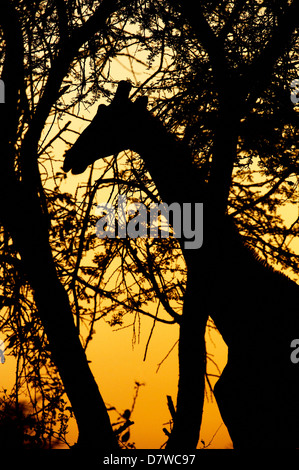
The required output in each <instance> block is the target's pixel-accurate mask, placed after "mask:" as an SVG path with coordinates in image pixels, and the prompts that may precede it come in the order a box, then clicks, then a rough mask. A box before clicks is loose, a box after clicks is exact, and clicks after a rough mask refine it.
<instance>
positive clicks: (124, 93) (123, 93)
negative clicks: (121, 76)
mask: <svg viewBox="0 0 299 470" xmlns="http://www.w3.org/2000/svg"><path fill="white" fill-rule="evenodd" d="M131 88H132V85H131V83H130V82H126V81H125V80H121V81H120V82H119V84H118V87H117V90H116V93H115V95H114V98H113V101H112V102H113V103H121V102H122V101H125V100H127V99H128V98H129V93H130V91H131Z"/></svg>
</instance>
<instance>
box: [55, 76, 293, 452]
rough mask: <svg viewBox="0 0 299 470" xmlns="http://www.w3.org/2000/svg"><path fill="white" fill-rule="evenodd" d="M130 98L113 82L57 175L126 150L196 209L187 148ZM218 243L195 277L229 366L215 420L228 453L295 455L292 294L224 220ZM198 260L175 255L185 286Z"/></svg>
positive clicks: (163, 189) (165, 190)
mask: <svg viewBox="0 0 299 470" xmlns="http://www.w3.org/2000/svg"><path fill="white" fill-rule="evenodd" d="M130 89H131V85H130V84H129V83H128V82H124V81H122V82H120V83H119V86H118V88H117V91H116V94H115V97H114V99H113V101H112V102H111V104H110V105H109V106H105V105H102V104H101V105H99V107H98V111H97V114H96V116H95V117H94V119H93V120H92V122H91V124H90V125H89V126H88V127H87V128H86V129H85V130H84V131H83V133H82V134H81V136H80V137H79V138H78V139H77V141H76V142H75V144H74V145H73V146H72V147H71V148H70V149H69V150H67V152H66V153H65V160H64V165H63V170H64V171H66V172H68V171H72V173H73V174H80V173H83V172H84V171H85V169H86V168H87V167H88V165H90V164H91V163H93V162H94V161H96V160H98V159H100V158H104V157H106V156H109V155H113V154H116V153H118V152H120V151H122V150H126V149H130V150H133V151H135V152H136V153H138V154H139V155H140V157H141V158H142V159H143V160H144V162H145V165H146V167H147V169H148V171H149V173H150V174H151V177H152V179H153V181H154V182H155V185H156V187H157V189H158V191H159V194H160V196H161V198H162V200H163V201H164V202H166V203H172V202H179V203H183V202H198V201H203V200H204V194H205V183H204V177H203V175H202V174H201V173H200V171H198V170H197V168H196V167H195V166H194V165H193V162H192V155H191V152H190V150H189V148H188V146H187V145H185V144H183V142H182V141H180V140H177V139H176V138H175V137H174V136H173V135H172V134H171V133H170V132H168V131H167V130H166V128H165V127H164V125H163V124H162V123H161V122H160V120H159V119H158V118H156V117H154V116H153V115H152V114H151V113H150V112H149V111H148V110H147V98H146V97H140V98H137V99H136V100H135V101H134V102H132V100H131V99H130V98H129V93H130ZM221 233H222V237H221V238H220V239H217V243H216V244H215V234H214V235H212V234H208V237H206V236H204V245H205V246H206V247H207V248H205V250H206V253H207V255H206V256H207V257H208V262H206V263H205V264H204V272H203V273H202V278H205V286H207V288H208V291H207V294H206V297H208V302H207V303H208V305H207V306H206V307H207V308H208V310H209V315H210V316H211V318H212V319H213V321H214V323H215V325H216V327H217V329H218V330H219V332H220V333H221V335H222V337H223V339H224V341H225V343H226V344H227V346H228V361H227V364H226V366H225V368H224V370H223V372H222V374H221V376H220V378H219V380H218V381H217V383H216V385H215V388H214V394H215V397H216V401H217V404H218V407H219V410H220V413H221V416H222V418H223V421H224V423H225V424H226V426H227V428H228V431H229V433H230V436H231V438H232V441H233V444H234V448H244V447H260V448H263V447H274V448H277V447H289V448H295V447H296V446H298V444H299V430H298V428H297V422H298V418H299V403H298V402H299V399H298V398H297V391H298V386H299V374H298V371H297V369H296V365H295V364H292V362H291V361H290V352H291V351H290V343H291V341H292V340H293V339H294V337H296V335H297V332H299V316H298V314H297V299H298V297H299V286H298V285H297V284H296V283H295V282H293V281H292V280H290V279H289V278H288V277H286V276H285V275H283V274H282V273H280V272H278V271H275V270H274V269H272V267H270V266H268V265H266V264H265V263H264V262H263V261H262V260H261V259H260V258H259V257H258V256H257V255H256V253H255V252H253V251H252V250H251V249H250V248H249V247H248V246H246V244H244V242H243V240H242V238H241V236H240V234H239V233H238V231H237V229H236V226H235V224H234V222H233V220H232V218H231V217H229V216H225V218H224V221H223V227H222V232H221ZM209 238H210V239H211V240H212V241H209ZM181 246H182V244H181ZM201 250H202V249H200V250H198V253H193V252H191V253H190V250H189V251H188V250H184V248H183V246H182V252H183V255H184V257H185V260H186V264H187V269H188V278H189V271H190V272H191V273H196V272H197V273H198V271H200V270H201V265H200V264H199V260H202V258H200V257H199V252H200V251H201ZM191 251H193V250H191ZM195 276H196V275H195ZM191 277H192V276H191ZM196 282H201V277H200V275H199V277H197V278H196ZM193 289H195V288H194V283H193ZM196 298H197V300H198V293H197V289H196V292H195V293H193V299H196ZM193 309H194V310H195V311H196V305H195V301H194V305H193ZM195 318H196V317H195V316H194V319H195ZM193 330H194V328H193ZM193 334H194V337H193V338H194V341H196V336H195V335H196V332H195V333H194V331H193ZM298 367H299V366H298Z"/></svg>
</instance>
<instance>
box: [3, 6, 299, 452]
mask: <svg viewBox="0 0 299 470" xmlns="http://www.w3.org/2000/svg"><path fill="white" fill-rule="evenodd" d="M1 8H2V11H1V18H0V71H1V78H2V79H3V80H4V82H5V93H6V95H5V104H0V126H1V127H0V129H1V135H0V145H1V154H2V158H1V162H0V179H1V180H0V196H1V204H0V223H1V227H2V228H1V238H0V243H1V252H0V256H1V271H0V275H1V278H0V282H1V297H0V301H1V318H0V329H1V331H2V333H3V334H4V335H5V337H6V340H7V341H8V343H7V344H8V347H7V352H10V354H12V355H13V356H15V358H16V360H17V371H16V384H15V388H14V393H13V395H12V398H11V400H12V399H13V401H9V402H8V404H5V402H3V407H2V414H1V416H3V420H4V421H3V423H4V424H3V426H4V428H5V426H7V429H8V428H9V427H10V426H11V431H9V432H8V433H7V435H6V438H5V439H6V440H7V441H11V440H12V439H15V438H14V437H13V436H16V439H17V442H20V443H21V442H25V441H26V440H27V441H28V444H29V443H30V445H36V446H45V447H47V446H51V445H52V439H54V441H53V442H56V439H58V440H59V441H60V442H61V441H62V442H64V440H65V432H66V426H67V421H68V418H69V416H70V414H71V413H73V414H74V417H75V419H76V421H77V424H78V429H79V440H78V446H81V447H90V446H91V447H94V448H99V449H107V448H109V449H117V448H119V447H128V446H129V445H127V443H128V442H130V436H129V434H128V433H129V428H130V425H131V421H130V417H131V412H132V410H130V414H129V412H127V413H126V412H124V413H123V414H122V415H121V416H120V418H121V419H120V420H117V422H116V424H117V425H119V427H118V431H117V432H115V426H113V424H115V423H112V424H111V422H110V419H109V417H108V413H107V409H106V406H105V404H104V402H103V400H102V397H101V394H100V391H99V389H98V386H97V384H96V382H95V380H94V377H93V376H92V373H91V371H90V368H89V365H88V361H87V359H86V350H87V348H88V345H89V343H90V341H91V340H92V339H93V336H94V328H95V324H96V323H97V324H99V322H100V321H106V322H108V323H109V324H110V325H111V327H115V326H117V327H131V328H132V335H133V341H137V340H138V331H139V329H140V328H141V327H142V317H143V316H144V315H145V316H147V317H150V318H151V319H152V321H153V329H154V328H156V327H158V324H159V322H163V323H167V324H169V325H172V324H174V323H179V324H180V348H179V350H180V382H179V387H178V399H177V404H176V406H175V410H172V411H173V412H172V415H171V418H172V419H173V426H172V428H171V432H169V431H167V432H168V433H169V435H168V436H167V437H168V438H169V442H168V444H167V445H166V446H167V448H169V449H171V448H172V449H178V448H180V447H182V448H191V449H193V448H195V447H196V445H197V442H198V438H199V430H200V426H201V416H202V408H203V398H204V391H205V386H206V387H209V377H208V376H206V361H207V360H208V359H209V358H207V357H206V350H205V342H204V333H205V329H206V325H207V322H208V321H209V322H210V321H211V320H210V319H209V316H211V317H213V302H212V300H213V298H214V296H215V297H218V298H219V299H220V298H222V297H223V296H225V295H226V292H223V279H224V278H225V279H226V280H227V281H226V282H225V283H224V285H225V287H226V288H227V289H229V288H230V287H229V279H230V276H231V272H230V268H229V266H227V265H228V264H229V263H230V253H228V254H227V255H226V257H224V258H223V257H222V254H223V252H224V251H225V250H226V249H227V246H226V241H227V240H228V238H229V237H230V235H231V233H235V232H231V231H230V229H227V225H226V223H225V220H226V218H227V214H230V216H231V218H233V220H234V224H235V226H236V227H237V230H238V232H239V233H241V234H242V237H243V238H242V240H243V241H244V242H246V243H247V245H248V246H249V247H251V248H252V249H254V250H256V252H257V253H258V255H259V257H260V259H259V261H257V263H260V264H262V262H268V263H273V262H275V263H276V262H277V263H279V268H280V269H285V270H288V272H290V273H291V275H292V276H293V277H294V278H296V279H297V278H298V274H299V270H298V254H297V253H296V252H295V251H294V250H293V247H292V244H293V242H294V240H296V237H298V233H299V232H298V220H299V218H297V216H294V217H293V219H292V222H291V223H288V222H285V221H284V219H283V216H282V215H281V209H283V208H285V207H289V208H292V207H294V206H295V205H297V204H298V148H297V141H296V137H297V125H298V106H296V105H294V103H292V102H291V100H290V83H291V82H292V80H294V79H295V78H297V76H298V29H297V28H298V17H299V14H298V13H299V12H298V2H296V0H293V1H291V0H284V1H281V2H277V1H274V0H259V1H256V2H248V1H238V2H237V1H230V0H220V1H204V2H200V6H198V5H197V4H195V3H194V2H191V0H188V1H186V0H184V1H178V0H176V1H173V2H160V1H157V0H151V1H144V0H138V1H135V2H130V1H128V0H102V1H99V0H88V1H83V0H77V1H76V2H75V1H73V0H42V1H38V2H37V1H27V0H2V4H1ZM119 61H123V64H124V66H125V67H126V68H123V76H122V77H121V78H122V79H126V80H127V79H129V80H130V81H131V84H132V90H131V94H130V98H128V97H127V98H128V99H129V100H130V102H132V103H133V102H135V100H136V98H139V100H140V99H141V101H139V103H141V104H142V106H143V110H144V112H148V111H146V101H145V97H148V99H149V102H148V107H147V109H149V110H150V112H151V114H152V116H153V122H154V123H155V124H154V125H156V126H158V127H157V128H158V129H160V128H161V127H159V126H162V125H163V126H164V127H163V129H162V130H161V136H162V135H165V134H164V133H163V132H164V131H165V132H166V131H167V133H168V134H169V136H170V137H169V140H167V146H165V147H161V146H160V153H159V158H161V160H160V161H154V158H155V156H154V155H153V159H152V161H151V160H150V158H148V159H147V160H146V159H144V157H143V156H142V151H141V149H140V150H139V148H134V142H135V144H136V141H137V137H138V136H137V134H136V128H134V126H131V129H130V132H131V134H130V145H126V144H127V141H125V140H124V143H123V142H121V145H122V147H121V148H120V149H119V150H117V151H116V152H115V154H113V153H110V152H108V153H107V154H105V155H104V156H105V158H104V159H102V160H100V161H96V156H95V158H93V159H91V161H89V163H90V166H89V167H88V171H87V172H86V173H84V175H82V180H80V183H79V184H78V186H77V187H76V188H75V189H74V191H73V192H72V190H71V189H69V188H68V189H66V182H68V181H70V179H71V177H69V176H67V175H66V174H65V173H64V172H63V171H62V169H61V167H62V164H63V160H64V158H63V156H64V151H65V150H67V149H68V148H70V147H71V146H72V145H73V144H74V142H75V141H76V139H77V138H78V135H79V134H80V133H81V131H82V129H83V128H84V127H85V126H87V125H88V124H89V123H90V121H91V120H92V118H93V116H94V115H95V113H96V106H97V105H98V104H99V103H101V104H106V105H109V104H111V102H113V98H114V96H115V90H116V85H117V84H118V82H119V72H116V64H118V63H119ZM137 72H138V73H139V72H143V75H137ZM140 76H141V77H142V79H140V78H139V77H140ZM143 77H144V78H143ZM117 117H119V115H118V114H116V115H115V122H114V124H113V126H112V125H111V126H110V129H108V131H111V132H112V138H111V139H110V140H109V141H108V142H109V143H111V142H120V140H121V139H120V132H121V129H122V126H124V125H125V124H126V125H128V124H130V122H131V121H129V120H128V117H127V116H123V121H121V120H120V121H116V119H117ZM78 126H79V127H78ZM78 129H80V130H78ZM115 129H118V134H116V135H113V132H116V131H115ZM155 129H156V128H155ZM134 132H135V134H134ZM159 132H160V131H159ZM99 134H100V133H99ZM159 135H160V134H159ZM106 136H107V134H106ZM104 137H105V136H104ZM154 138H155V135H154V134H152V139H151V140H149V141H148V142H150V144H151V145H153V142H154ZM161 138H162V137H161ZM166 139H167V138H166ZM165 141H166V140H165ZM103 142H104V139H102V141H101V137H100V135H99V138H98V141H97V142H95V143H94V145H96V146H97V147H98V148H99V152H100V150H101V145H102V150H103V145H104V143H103ZM148 142H144V146H145V147H146V146H147V145H148ZM157 145H158V144H157ZM176 145H177V147H176ZM174 148H178V149H179V151H178V153H180V152H181V149H185V150H184V151H183V155H184V157H185V156H186V155H191V158H192V162H191V163H192V168H194V176H193V173H192V182H193V183H192V184H190V181H191V179H188V178H185V179H184V174H188V175H190V170H189V169H186V168H187V166H188V165H186V160H187V157H186V158H185V159H184V158H183V159H182V163H179V164H178V165H179V166H177V167H176V168H173V166H174V165H173V163H172V162H171V156H172V155H173V152H172V150H173V149H174ZM134 150H135V152H134ZM96 152H97V150H96ZM119 152H120V153H119ZM85 157H86V158H88V156H87V155H85ZM140 157H141V158H140ZM82 158H83V156H82ZM178 161H179V160H178ZM159 165H160V166H161V173H160V176H159ZM188 168H189V167H188ZM155 169H156V170H155ZM152 170H153V171H156V173H155V175H154V174H153V172H152ZM168 170H169V172H168ZM185 171H186V173H184V172H185ZM169 174H171V175H172V176H174V177H175V178H177V183H176V188H178V191H181V193H180V197H181V201H180V202H182V201H184V195H185V194H187V196H186V197H187V198H190V200H192V201H198V202H204V204H205V214H206V215H205V225H204V227H205V228H204V230H205V232H204V233H205V235H204V237H205V242H204V247H203V249H201V250H198V253H196V255H195V254H194V253H192V250H190V253H189V255H188V253H187V251H185V252H183V251H182V249H181V246H180V243H179V241H178V240H176V239H174V238H169V239H138V238H137V239H129V238H127V239H109V238H106V239H103V240H100V239H98V238H97V237H96V234H95V224H96V221H97V220H98V218H97V217H96V216H95V213H94V211H95V207H96V205H97V203H98V202H102V199H99V198H102V194H105V197H107V200H108V199H109V200H110V201H112V202H115V201H116V197H117V195H118V194H119V193H120V194H124V195H126V197H127V199H128V200H130V201H131V202H133V201H136V202H143V203H144V204H145V205H147V206H148V205H149V204H150V202H157V201H159V200H160V197H161V194H162V193H163V191H165V194H167V195H169V197H171V195H172V194H176V193H175V190H174V192H173V193H171V192H170V190H169V189H168V188H169V187H171V184H170V183H171V179H170V177H169ZM156 175H157V177H156ZM174 186H175V185H174ZM167 191H168V193H167ZM99 194H100V196H99ZM107 194H108V196H107ZM188 200H189V199H188ZM188 200H186V202H188ZM173 202H174V201H173ZM237 239H238V240H239V238H238V237H237ZM221 240H222V242H221ZM221 243H222V244H221ZM215 246H216V247H218V251H217V249H215ZM238 246H239V245H238ZM232 249H234V245H233V247H232ZM241 253H243V251H242V248H241ZM242 256H243V254H242ZM236 265H238V266H239V265H240V266H241V267H240V269H242V263H241V262H240V263H239V264H238V263H237V264H236ZM257 265H259V264H257ZM242 277H243V278H244V279H246V276H245V274H244V273H242V272H241V273H240V276H239V279H240V281H241V280H242ZM237 281H238V280H236V281H234V282H236V283H237ZM240 284H241V282H240ZM252 285H253V286H254V283H253V284H252ZM234 288H236V285H234V284H232V285H231V289H232V292H234V291H233V290H234ZM211 293H213V295H211ZM248 295H249V296H251V295H252V293H251V292H249V293H248ZM212 297H213V298H212ZM227 298H228V299H229V302H227V304H226V303H225V302H223V312H229V311H230V305H231V304H232V303H233V301H234V295H233V294H231V295H230V296H229V297H227ZM237 301H239V299H237ZM266 304H267V302H266ZM153 309H154V310H153ZM237 310H238V311H239V310H240V317H238V318H237V320H238V321H240V322H241V323H240V324H241V326H239V328H240V329H241V331H242V335H244V334H245V333H246V328H247V325H246V323H245V324H244V323H242V321H243V317H242V315H241V311H242V306H241V305H238V306H237ZM153 311H154V312H155V313H154V314H153ZM257 313H258V315H263V313H264V312H263V311H259V312H257ZM223 315H225V313H223ZM222 318H223V317H222ZM255 318H256V317H255ZM257 318H259V317H257ZM231 319H232V317H231V318H230V321H227V323H226V317H224V320H223V321H222V319H220V321H219V325H221V328H222V331H221V328H220V326H218V325H217V326H218V327H219V329H220V331H221V333H222V334H223V336H225V331H226V330H227V331H229V332H231V329H232V325H233V324H234V322H235V317H233V320H234V321H233V322H231ZM216 324H217V322H216ZM83 326H84V328H83ZM86 327H87V329H85V328H86ZM282 328H284V326H283V327H282ZM86 331H87V333H86ZM263 331H265V330H263ZM276 331H277V330H276ZM294 334H295V333H294ZM238 335H239V333H238ZM150 340H151V335H150V337H149V339H148V347H149V346H150ZM247 340H248V338H247ZM248 341H249V340H248ZM249 343H250V342H249ZM246 344H247V343H246ZM250 344H251V343H250ZM286 345H287V346H286V347H287V348H288V347H289V345H288V343H287V341H286ZM248 347H249V345H248ZM146 353H147V350H146V352H145V356H146ZM286 354H288V351H287V352H286ZM257 357H258V354H257ZM191 359H192V361H191ZM191 362H192V363H196V364H197V369H196V368H193V367H190V363H191ZM240 367H242V364H241V365H240ZM258 386H259V384H257V388H258ZM24 391H26V392H27V396H28V402H29V404H28V405H26V406H25V405H24V407H25V408H22V406H23V405H21V404H20V403H19V397H20V395H21V394H22V393H23V392H24ZM65 393H66V394H67V396H68V399H69V401H70V406H68V405H69V404H68V403H67V401H66V397H65V395H64V394H65ZM27 406H29V408H30V410H31V411H32V413H31V418H29V416H30V414H29V415H28V420H27V411H28V410H27V408H26V407H27ZM14 413H15V414H14ZM18 413H19V415H18ZM10 416H14V417H13V418H10ZM15 416H20V418H16V417H15ZM32 416H33V418H32ZM5 417H7V422H6V421H5V420H6V418H5ZM12 423H13V425H12ZM55 426H58V431H57V430H56V431H55V433H54V431H53V429H54V428H55ZM4 428H3V429H4ZM55 429H57V428H55ZM273 431H274V430H273ZM1 432H2V431H1ZM275 432H276V430H275ZM14 433H15V434H14ZM9 436H11V437H9ZM27 441H26V442H27ZM20 445H21V444H20ZM132 445H133V444H132ZM204 445H205V444H204Z"/></svg>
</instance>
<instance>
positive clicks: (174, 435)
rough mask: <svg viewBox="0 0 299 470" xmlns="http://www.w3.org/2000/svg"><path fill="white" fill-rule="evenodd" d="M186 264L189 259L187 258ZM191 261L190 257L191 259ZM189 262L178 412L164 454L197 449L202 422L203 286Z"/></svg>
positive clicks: (193, 266)
mask: <svg viewBox="0 0 299 470" xmlns="http://www.w3.org/2000/svg"><path fill="white" fill-rule="evenodd" d="M186 258H187V260H188V258H189V256H188V257H187V256H186ZM190 258H191V256H190ZM195 259H196V260H197V262H195V263H194V262H192V263H191V262H189V268H188V279H187V288H186V293H185V297H184V308H183V316H182V322H181V325H180V340H179V384H178V395H177V408H176V414H175V418H174V423H173V429H172V432H171V435H170V437H169V440H168V442H167V445H166V449H167V450H173V451H174V450H178V449H180V450H181V449H184V450H189V451H192V450H194V449H196V446H197V443H198V440H199V432H200V427H201V422H202V413H203V404H204V392H205V372H206V347H205V330H206V323H207V318H208V316H207V313H206V302H205V299H204V296H203V293H204V291H205V289H204V285H203V283H201V282H200V277H199V276H198V271H199V270H200V268H199V269H198V262H199V260H200V259H202V256H200V257H199V256H196V257H195Z"/></svg>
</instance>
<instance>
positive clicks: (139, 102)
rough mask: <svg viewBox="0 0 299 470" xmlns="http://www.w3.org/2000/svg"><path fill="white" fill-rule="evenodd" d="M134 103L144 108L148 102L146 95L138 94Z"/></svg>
mask: <svg viewBox="0 0 299 470" xmlns="http://www.w3.org/2000/svg"><path fill="white" fill-rule="evenodd" d="M135 104H136V105H137V106H138V107H139V108H144V109H146V107H147V104H148V97H147V96H139V98H137V99H136V101H135Z"/></svg>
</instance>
